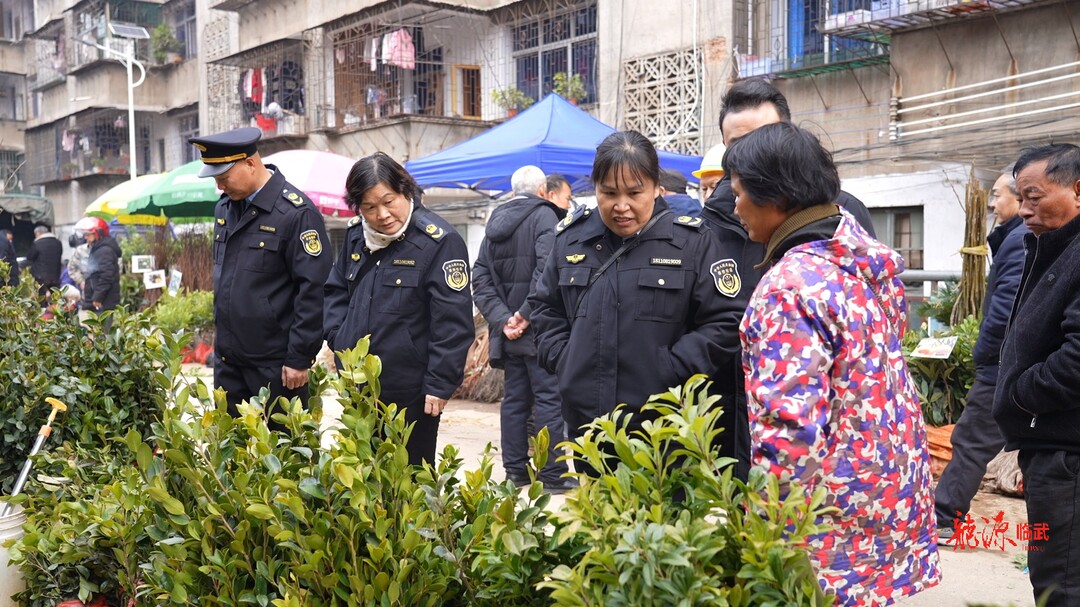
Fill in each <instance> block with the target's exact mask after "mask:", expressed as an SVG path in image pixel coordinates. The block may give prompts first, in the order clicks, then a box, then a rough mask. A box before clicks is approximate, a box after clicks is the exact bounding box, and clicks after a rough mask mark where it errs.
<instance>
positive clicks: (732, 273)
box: [709, 259, 742, 297]
mask: <svg viewBox="0 0 1080 607" xmlns="http://www.w3.org/2000/svg"><path fill="white" fill-rule="evenodd" d="M709 272H710V273H711V274H712V276H713V280H715V281H716V290H717V291H720V294H721V295H726V296H727V297H735V296H736V295H738V294H739V291H740V290H741V289H742V279H741V278H739V264H737V263H735V260H734V259H721V260H720V261H718V262H716V263H714V264H713V265H711V266H709Z"/></svg>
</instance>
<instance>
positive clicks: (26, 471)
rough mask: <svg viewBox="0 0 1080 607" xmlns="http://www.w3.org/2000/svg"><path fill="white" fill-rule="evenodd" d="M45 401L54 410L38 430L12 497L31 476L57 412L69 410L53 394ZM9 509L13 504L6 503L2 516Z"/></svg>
mask: <svg viewBox="0 0 1080 607" xmlns="http://www.w3.org/2000/svg"><path fill="white" fill-rule="evenodd" d="M45 402H47V403H49V405H50V406H51V407H52V411H50V412H49V419H47V420H45V423H44V424H43V425H42V426H41V429H40V430H38V433H37V438H36V439H34V446H33V448H31V449H30V455H28V456H26V463H25V464H23V468H22V472H20V473H19V479H18V480H17V481H15V486H14V487H12V489H11V497H15V496H16V495H18V494H19V492H21V491H22V488H23V485H25V484H26V477H28V476H30V467H31V466H33V465H34V462H33V459H32V458H33V457H34V456H35V455H37V453H38V451H41V445H42V444H44V443H45V439H47V438H49V435H50V434H52V423H53V420H54V419H56V413H57V412H58V411H67V405H65V404H64V403H62V402H60V401H59V400H57V399H55V398H53V397H51V396H49V397H46V398H45ZM9 510H11V504H4V505H3V507H2V508H0V517H4V516H7V513H8V511H9Z"/></svg>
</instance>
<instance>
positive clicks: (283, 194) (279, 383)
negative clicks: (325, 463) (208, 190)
mask: <svg viewBox="0 0 1080 607" xmlns="http://www.w3.org/2000/svg"><path fill="white" fill-rule="evenodd" d="M261 136H262V132H261V131H260V130H259V129H257V128H252V127H248V128H241V129H235V130H232V131H227V132H225V133H219V134H216V135H210V136H207V137H195V138H192V139H190V142H191V144H192V145H194V146H195V147H196V148H197V149H198V150H199V152H200V153H201V154H202V161H203V167H202V169H201V170H200V171H199V176H200V177H213V178H214V181H215V182H216V183H217V187H218V189H220V190H221V191H222V192H223V195H222V197H221V199H220V200H218V203H217V207H216V208H215V210H214V221H215V225H214V328H215V335H214V351H215V354H216V357H215V361H214V386H215V387H220V388H224V389H225V391H226V392H227V393H228V402H229V412H230V413H232V414H233V415H234V416H235V415H237V409H236V405H237V404H238V403H240V402H241V401H244V400H247V399H249V398H251V397H252V396H254V395H256V394H258V393H259V391H260V390H261V389H262V388H264V387H269V388H270V396H271V402H272V401H276V400H277V397H278V396H284V397H285V398H292V397H294V396H296V397H299V398H300V400H301V402H303V403H304V404H305V406H306V404H307V398H308V385H307V384H308V370H309V369H310V368H311V366H312V365H313V364H314V362H315V356H316V355H317V354H318V352H319V349H320V347H321V346H322V335H323V320H322V310H323V285H324V284H325V283H326V277H327V275H328V274H329V272H330V267H331V266H332V265H333V251H330V252H325V251H324V248H325V247H326V246H328V245H329V239H327V237H326V226H325V224H324V222H323V218H322V215H321V214H320V213H319V211H318V210H317V209H316V208H315V205H313V204H312V203H311V201H310V200H308V198H307V196H305V195H304V193H303V192H301V191H299V190H298V189H297V188H296V187H295V186H293V185H292V184H291V183H289V182H288V181H286V180H285V176H284V175H282V174H281V171H279V170H278V169H277V167H275V166H273V165H264V164H263V162H262V158H261V157H260V156H259V151H258V148H257V147H256V144H257V143H258V141H259V138H260V137H261ZM275 426H276V427H278V428H280V426H279V425H275Z"/></svg>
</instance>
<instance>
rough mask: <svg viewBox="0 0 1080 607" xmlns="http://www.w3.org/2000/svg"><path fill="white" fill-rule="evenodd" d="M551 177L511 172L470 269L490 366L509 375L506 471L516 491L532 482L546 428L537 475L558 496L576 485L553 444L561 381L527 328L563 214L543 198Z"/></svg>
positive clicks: (558, 427)
mask: <svg viewBox="0 0 1080 607" xmlns="http://www.w3.org/2000/svg"><path fill="white" fill-rule="evenodd" d="M546 179H547V178H546V177H545V176H544V173H543V171H541V170H540V169H539V168H537V167H535V166H531V165H530V166H524V167H521V168H520V169H518V170H517V171H515V172H514V174H513V176H512V177H511V179H510V185H511V187H512V188H513V189H514V197H513V198H511V199H510V200H509V201H508V202H506V203H505V204H503V205H502V206H500V207H498V208H497V209H495V210H494V211H493V212H492V213H491V219H490V220H488V225H487V232H486V235H485V237H484V242H483V243H482V244H481V245H480V254H479V256H478V257H477V260H476V266H475V267H474V268H473V298H474V299H475V301H476V306H477V307H478V308H480V312H481V313H482V314H483V315H484V318H485V319H487V322H488V327H489V330H490V333H491V340H490V344H489V356H490V359H491V365H492V366H493V367H502V368H503V369H504V371H505V381H506V383H505V387H506V394H505V396H504V397H503V401H502V405H501V407H500V425H501V427H502V454H503V468H505V470H506V476H507V478H509V479H510V480H512V481H514V482H515V483H516V484H518V485H524V484H527V483H528V482H529V480H530V479H529V476H528V473H527V472H526V464H527V463H528V460H529V437H528V430H527V428H528V420H529V416H530V414H532V415H533V416H534V423H535V426H536V430H537V431H539V430H540V429H541V428H547V429H548V435H549V437H550V439H551V443H550V446H549V449H548V460H547V464H545V466H544V468H543V470H541V471H540V480H541V481H543V483H544V487H545V489H547V490H548V491H551V492H561V491H564V490H566V489H568V488H570V487H571V486H573V482H572V480H571V479H564V478H562V475H563V474H565V473H566V472H567V470H568V469H569V468H568V467H567V465H566V462H560V461H556V458H557V456H558V452H557V450H556V449H555V445H556V443H558V442H561V441H562V440H564V438H565V437H564V433H565V423H564V421H563V417H562V400H561V399H560V397H559V386H558V380H557V379H556V378H555V376H554V375H552V374H551V373H549V372H547V371H546V370H544V369H543V368H542V367H541V366H540V364H539V363H538V361H537V357H536V342H535V334H534V330H533V329H532V328H531V327H530V324H529V321H530V319H529V316H530V312H531V309H530V307H529V304H528V302H527V298H528V296H529V292H530V291H531V290H532V289H533V286H534V284H535V283H536V278H537V277H538V275H539V272H540V270H541V269H542V268H543V266H544V263H545V261H546V260H547V257H548V255H549V253H550V252H551V246H552V242H553V240H554V238H555V232H554V229H555V224H556V223H558V221H559V220H560V219H561V218H562V217H564V216H565V215H566V211H565V210H563V209H561V208H559V207H557V206H555V204H553V203H551V202H548V201H547V200H545V199H544V193H545V192H544V190H545V185H546Z"/></svg>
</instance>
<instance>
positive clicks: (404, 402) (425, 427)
mask: <svg viewBox="0 0 1080 607" xmlns="http://www.w3.org/2000/svg"><path fill="white" fill-rule="evenodd" d="M379 400H381V401H383V402H384V403H395V404H397V406H398V411H401V410H402V409H404V410H405V423H406V424H413V429H412V434H410V435H409V442H408V444H406V445H405V447H406V449H408V451H409V463H410V464H412V465H414V466H421V465H423V463H424V462H429V463H430V464H431V465H432V466H434V465H435V449H436V447H437V446H438V442H439V421H441V420H442V416H441V415H440V416H438V417H432V416H430V415H428V414H427V413H424V394H423V392H419V393H414V394H395V393H387V392H384V393H383V394H381V395H380V396H379Z"/></svg>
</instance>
